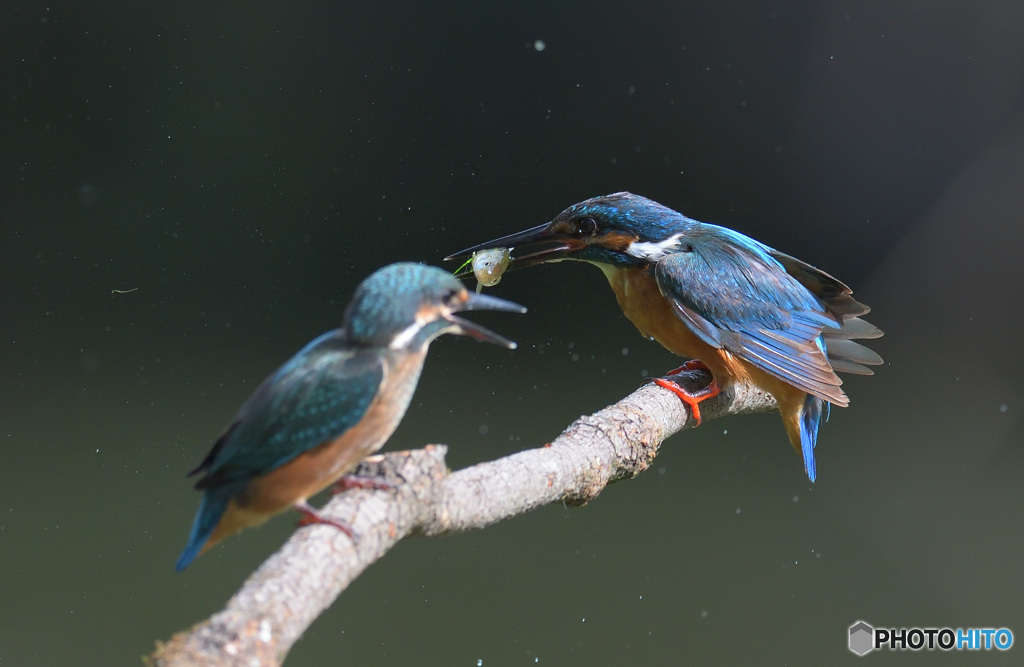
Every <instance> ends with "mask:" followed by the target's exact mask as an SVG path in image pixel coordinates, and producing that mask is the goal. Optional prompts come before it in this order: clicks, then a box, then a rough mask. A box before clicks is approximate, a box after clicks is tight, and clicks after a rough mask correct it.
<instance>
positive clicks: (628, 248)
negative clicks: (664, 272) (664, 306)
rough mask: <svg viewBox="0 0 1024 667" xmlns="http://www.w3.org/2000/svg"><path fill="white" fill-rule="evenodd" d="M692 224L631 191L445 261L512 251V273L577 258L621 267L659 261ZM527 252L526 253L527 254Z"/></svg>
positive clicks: (580, 205) (577, 207)
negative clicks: (490, 251)
mask: <svg viewBox="0 0 1024 667" xmlns="http://www.w3.org/2000/svg"><path fill="white" fill-rule="evenodd" d="M692 222H693V221H692V220H690V219H689V218H687V217H686V216H684V215H683V214H681V213H679V212H677V211H673V210H672V209H670V208H668V207H667V206H662V205H661V204H659V203H658V202H656V201H652V200H650V199H647V198H646V197H641V196H639V195H634V194H631V193H629V192H616V193H615V194H611V195H604V196H602V197H594V198H593V199H587V200H586V201H581V202H579V203H578V204H573V205H572V206H570V207H569V208H567V209H565V210H564V211H562V212H561V213H559V214H558V215H557V216H555V218H554V219H553V220H552V221H551V222H546V223H544V224H543V225H539V226H537V227H533V228H531V229H527V230H525V231H521V232H518V233H516V234H510V235H508V236H503V237H501V238H498V239H494V240H493V241H487V242H486V243H480V244H478V245H475V246H473V247H471V248H466V249H465V250H462V251H460V252H457V253H455V254H453V255H451V256H449V257H446V258H445V259H457V258H461V257H467V256H469V255H471V254H472V253H474V252H477V251H480V250H484V249H488V248H513V249H514V250H513V253H512V260H511V262H510V264H509V267H508V268H509V269H519V268H523V267H526V266H532V265H534V264H540V263H542V262H557V261H560V260H563V259H575V260H579V261H584V262H592V263H594V264H606V265H612V266H617V267H622V268H628V267H634V266H642V265H644V264H646V263H649V262H651V261H652V260H653V261H656V260H657V259H658V258H660V256H661V254H663V253H664V250H665V248H667V247H668V246H670V245H672V244H673V243H674V242H675V241H676V239H678V238H679V235H680V233H681V232H683V231H685V229H686V226H687V225H688V224H690V223H692ZM524 251H526V252H524Z"/></svg>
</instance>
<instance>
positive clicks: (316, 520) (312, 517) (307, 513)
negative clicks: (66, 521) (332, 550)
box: [295, 503, 356, 540]
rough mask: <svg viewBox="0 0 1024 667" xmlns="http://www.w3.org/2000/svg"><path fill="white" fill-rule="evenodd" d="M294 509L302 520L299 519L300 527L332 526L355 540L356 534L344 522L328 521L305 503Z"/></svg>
mask: <svg viewBox="0 0 1024 667" xmlns="http://www.w3.org/2000/svg"><path fill="white" fill-rule="evenodd" d="M295 509H297V510H298V511H299V512H300V513H301V514H302V518H301V519H299V525H300V526H315V525H317V524H324V525H327V526H334V527H335V528H337V529H338V530H340V531H341V532H343V533H345V534H346V535H348V536H349V537H350V538H352V539H353V540H354V539H356V533H355V531H354V530H352V526H350V525H348V524H347V523H345V522H344V521H340V520H338V519H328V518H327V517H325V516H324V515H323V514H320V512H317V511H316V510H315V509H313V508H312V507H310V506H309V505H307V504H306V503H302V504H299V505H296V506H295Z"/></svg>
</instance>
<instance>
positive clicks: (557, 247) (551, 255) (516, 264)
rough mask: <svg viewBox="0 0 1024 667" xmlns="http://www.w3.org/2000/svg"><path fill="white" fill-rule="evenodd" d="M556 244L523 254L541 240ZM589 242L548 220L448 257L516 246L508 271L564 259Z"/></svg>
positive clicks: (452, 257)
mask: <svg viewBox="0 0 1024 667" xmlns="http://www.w3.org/2000/svg"><path fill="white" fill-rule="evenodd" d="M545 243H547V244H552V245H550V246H549V247H545V248H540V249H539V250H536V251H535V252H528V253H527V254H522V252H521V251H522V250H523V249H527V250H529V249H531V248H537V247H538V246H540V245H541V244H545ZM585 245H586V244H585V243H584V242H583V241H581V240H579V239H574V238H570V237H566V236H563V235H561V234H556V233H554V232H552V231H551V223H550V222H545V223H544V224H543V225H538V226H536V227H532V228H530V229H526V230H523V231H521V232H516V233H515V234H509V235H508V236H502V237H501V238H500V239H494V240H493V241H487V242H486V243H480V244H477V245H475V246H472V247H470V248H466V249H465V250H460V251H459V252H456V253H453V254H451V255H448V256H447V257H445V258H444V259H445V261H449V260H452V259H465V258H467V257H469V256H470V255H472V254H473V253H475V252H479V251H480V250H489V249H491V248H510V249H515V250H516V251H517V252H518V256H517V253H513V256H512V259H511V261H509V264H508V268H507V269H505V270H506V271H510V270H512V269H522V268H525V267H527V266H533V265H534V264H541V263H543V262H551V261H554V260H558V259H562V258H564V257H565V256H566V255H568V254H569V253H572V252H575V251H576V250H579V249H581V248H583V247H584V246H585ZM467 273H470V271H468V270H467V271H462V272H460V273H459V274H458V275H460V276H462V275H466V274H467Z"/></svg>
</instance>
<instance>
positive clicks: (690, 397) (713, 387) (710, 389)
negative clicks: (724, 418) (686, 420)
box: [651, 359, 722, 426]
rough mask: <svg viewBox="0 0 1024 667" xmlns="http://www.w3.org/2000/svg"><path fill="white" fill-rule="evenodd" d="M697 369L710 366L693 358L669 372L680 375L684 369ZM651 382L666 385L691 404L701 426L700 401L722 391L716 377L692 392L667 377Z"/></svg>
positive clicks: (660, 385)
mask: <svg viewBox="0 0 1024 667" xmlns="http://www.w3.org/2000/svg"><path fill="white" fill-rule="evenodd" d="M697 370H701V371H708V367H707V366H706V365H705V364H704V362H703V361H701V360H700V359H691V360H690V361H687V362H686V363H685V364H683V365H682V366H680V367H679V368H677V369H675V370H674V371H671V372H669V375H678V374H679V373H682V372H683V371H697ZM708 372H710V371H708ZM651 382H653V383H654V384H656V385H658V386H659V387H664V388H665V389H668V390H669V391H671V392H672V393H673V394H675V395H676V396H678V397H679V400H681V401H682V402H683V403H686V404H687V405H689V406H690V412H691V414H693V418H694V419H696V420H697V426H700V421H701V419H700V402H701V401H706V400H708V399H709V398H711V397H713V396H718V395H719V394H720V393H722V388H721V387H719V386H718V382H717V381H716V380H715V379H714V378H712V379H711V383H710V384H709V385H708V386H706V387H704V388H703V389H701V390H700V391H697V392H692V393H691V392H689V391H687V390H686V389H683V388H682V387H680V386H679V385H678V384H676V383H675V382H673V381H672V380H666V379H665V378H652V379H651Z"/></svg>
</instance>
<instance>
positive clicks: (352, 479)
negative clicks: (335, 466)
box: [331, 475, 395, 496]
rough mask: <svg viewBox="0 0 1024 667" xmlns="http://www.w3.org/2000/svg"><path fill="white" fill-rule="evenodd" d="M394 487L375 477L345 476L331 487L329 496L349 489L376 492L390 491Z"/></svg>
mask: <svg viewBox="0 0 1024 667" xmlns="http://www.w3.org/2000/svg"><path fill="white" fill-rule="evenodd" d="M393 488H395V487H394V485H392V484H388V483H387V482H384V481H381V480H379V479H377V478H375V477H364V476H362V475H345V476H343V477H341V478H339V479H338V481H337V482H335V483H334V484H333V485H331V495H332V496H336V495H338V494H339V493H344V492H345V491H348V490H350V489H371V490H378V491H390V490H391V489H393Z"/></svg>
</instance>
